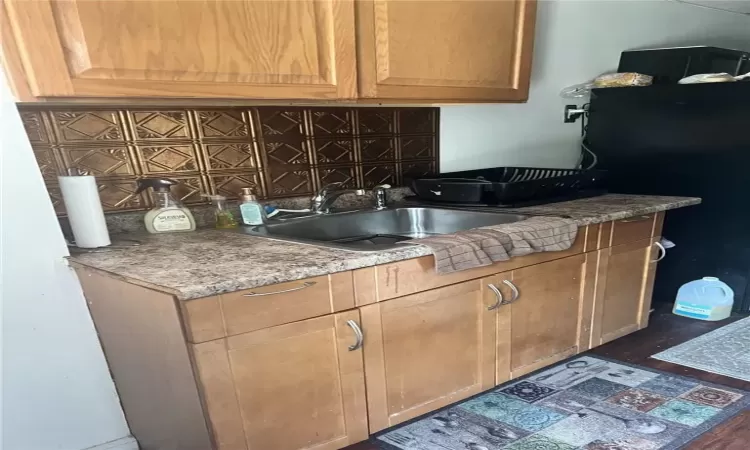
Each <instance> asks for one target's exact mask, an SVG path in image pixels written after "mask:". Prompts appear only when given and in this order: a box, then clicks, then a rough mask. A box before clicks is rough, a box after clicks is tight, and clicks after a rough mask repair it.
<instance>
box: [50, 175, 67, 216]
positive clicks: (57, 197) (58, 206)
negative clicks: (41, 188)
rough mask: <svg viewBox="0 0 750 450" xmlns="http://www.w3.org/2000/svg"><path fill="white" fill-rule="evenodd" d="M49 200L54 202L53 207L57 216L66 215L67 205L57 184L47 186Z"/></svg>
mask: <svg viewBox="0 0 750 450" xmlns="http://www.w3.org/2000/svg"><path fill="white" fill-rule="evenodd" d="M46 187H47V193H48V194H49V199H50V201H52V207H53V208H54V209H55V212H56V213H57V214H65V205H64V204H63V199H62V191H60V186H58V185H57V184H56V183H50V184H47V185H46Z"/></svg>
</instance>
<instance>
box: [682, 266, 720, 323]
mask: <svg viewBox="0 0 750 450" xmlns="http://www.w3.org/2000/svg"><path fill="white" fill-rule="evenodd" d="M733 304H734V291H732V288H730V287H729V286H727V284H726V283H724V282H722V281H721V280H719V279H718V278H715V277H703V278H702V279H700V280H695V281H691V282H689V283H685V284H683V285H682V286H681V287H680V289H679V290H678V291H677V301H675V303H674V308H673V309H672V312H673V313H674V314H677V315H678V316H685V317H691V318H693V319H701V320H710V321H714V320H722V319H726V318H727V317H729V315H730V314H731V313H732V305H733Z"/></svg>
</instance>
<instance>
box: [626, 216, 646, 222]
mask: <svg viewBox="0 0 750 450" xmlns="http://www.w3.org/2000/svg"><path fill="white" fill-rule="evenodd" d="M651 219H653V216H639V217H633V218H630V219H622V220H621V221H620V223H633V222H643V221H644V220H651Z"/></svg>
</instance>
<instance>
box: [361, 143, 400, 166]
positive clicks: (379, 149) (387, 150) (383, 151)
mask: <svg viewBox="0 0 750 450" xmlns="http://www.w3.org/2000/svg"><path fill="white" fill-rule="evenodd" d="M359 142H360V144H359V146H360V151H361V152H362V161H365V162H376V161H393V160H394V159H395V158H396V140H395V139H392V138H367V137H363V138H360V140H359Z"/></svg>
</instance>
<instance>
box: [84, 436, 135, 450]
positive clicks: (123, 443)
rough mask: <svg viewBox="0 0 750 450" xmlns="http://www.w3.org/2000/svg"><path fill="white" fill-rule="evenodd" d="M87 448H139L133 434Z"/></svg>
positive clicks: (115, 449)
mask: <svg viewBox="0 0 750 450" xmlns="http://www.w3.org/2000/svg"><path fill="white" fill-rule="evenodd" d="M86 450H138V441H136V440H135V438H134V437H133V436H126V437H124V438H120V439H116V440H114V441H109V442H105V443H104V444H99V445H95V446H93V447H89V448H87V449H86Z"/></svg>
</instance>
